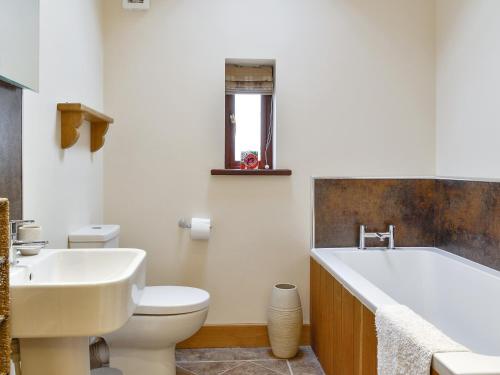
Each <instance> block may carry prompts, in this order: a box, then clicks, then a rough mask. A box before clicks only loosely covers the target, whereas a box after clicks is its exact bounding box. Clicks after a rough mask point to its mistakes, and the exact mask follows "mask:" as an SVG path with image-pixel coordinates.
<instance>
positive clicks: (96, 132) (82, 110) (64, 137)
mask: <svg viewBox="0 0 500 375" xmlns="http://www.w3.org/2000/svg"><path fill="white" fill-rule="evenodd" d="M57 110H58V111H59V112H61V147H62V148H70V147H71V146H73V145H74V144H75V143H76V142H77V141H78V138H80V130H79V128H80V126H82V124H83V121H84V120H87V121H89V122H90V151H91V152H96V151H98V150H100V149H101V148H102V146H103V145H104V137H105V135H106V133H107V131H108V127H109V124H112V123H113V122H114V120H113V119H112V118H111V117H109V116H106V115H104V114H102V113H100V112H97V111H96V110H94V109H92V108H89V107H87V106H85V105H83V104H81V103H59V104H57Z"/></svg>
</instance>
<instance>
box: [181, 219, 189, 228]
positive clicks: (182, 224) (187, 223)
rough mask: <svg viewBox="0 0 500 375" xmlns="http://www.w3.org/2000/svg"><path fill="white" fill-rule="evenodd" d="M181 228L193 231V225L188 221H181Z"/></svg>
mask: <svg viewBox="0 0 500 375" xmlns="http://www.w3.org/2000/svg"><path fill="white" fill-rule="evenodd" d="M179 227H180V228H183V229H191V223H190V222H189V221H188V220H186V219H180V220H179Z"/></svg>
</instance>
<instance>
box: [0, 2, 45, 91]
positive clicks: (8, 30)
mask: <svg viewBox="0 0 500 375" xmlns="http://www.w3.org/2000/svg"><path fill="white" fill-rule="evenodd" d="M39 16H40V3H39V0H0V79H3V80H6V81H9V82H11V83H13V84H15V85H16V86H20V87H25V88H29V89H32V90H34V91H38V48H39V47H38V46H39Z"/></svg>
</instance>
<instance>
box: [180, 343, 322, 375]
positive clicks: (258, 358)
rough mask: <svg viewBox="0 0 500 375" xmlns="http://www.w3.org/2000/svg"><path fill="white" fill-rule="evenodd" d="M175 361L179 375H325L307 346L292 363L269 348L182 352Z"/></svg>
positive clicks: (186, 350) (185, 350) (183, 350)
mask: <svg viewBox="0 0 500 375" xmlns="http://www.w3.org/2000/svg"><path fill="white" fill-rule="evenodd" d="M176 359H177V365H178V368H177V375H324V372H323V370H322V369H321V366H320V364H319V362H318V360H317V359H316V356H315V355H314V352H313V351H312V350H311V348H310V347H308V346H304V347H301V348H300V350H299V352H298V354H297V356H296V357H295V358H293V359H290V360H284V359H279V358H276V357H274V356H273V355H272V352H271V350H270V349H269V348H224V349H180V350H177V351H176Z"/></svg>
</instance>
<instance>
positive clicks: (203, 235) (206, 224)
mask: <svg viewBox="0 0 500 375" xmlns="http://www.w3.org/2000/svg"><path fill="white" fill-rule="evenodd" d="M210 226H211V224H210V219H200V218H197V217H193V218H192V219H191V239H192V240H199V241H206V240H208V239H209V238H210Z"/></svg>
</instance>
